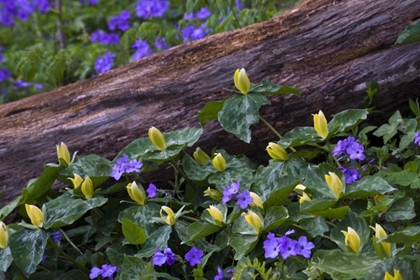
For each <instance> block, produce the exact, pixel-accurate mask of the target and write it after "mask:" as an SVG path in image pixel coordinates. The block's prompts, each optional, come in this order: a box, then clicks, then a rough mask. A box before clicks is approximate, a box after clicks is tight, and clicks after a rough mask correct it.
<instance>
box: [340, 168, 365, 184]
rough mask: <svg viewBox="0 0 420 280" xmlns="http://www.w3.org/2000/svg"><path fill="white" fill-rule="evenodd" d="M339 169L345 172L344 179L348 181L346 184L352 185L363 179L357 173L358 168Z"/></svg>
mask: <svg viewBox="0 0 420 280" xmlns="http://www.w3.org/2000/svg"><path fill="white" fill-rule="evenodd" d="M338 169H340V170H341V172H343V175H344V178H345V180H346V184H351V183H354V182H356V181H358V180H359V179H360V178H362V175H360V174H359V173H358V172H357V169H356V168H345V167H339V168H338Z"/></svg>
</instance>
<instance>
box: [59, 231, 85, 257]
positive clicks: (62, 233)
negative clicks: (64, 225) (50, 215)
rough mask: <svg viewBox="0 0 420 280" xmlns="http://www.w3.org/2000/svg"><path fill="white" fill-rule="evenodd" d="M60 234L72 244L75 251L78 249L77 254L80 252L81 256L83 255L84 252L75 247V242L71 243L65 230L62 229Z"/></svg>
mask: <svg viewBox="0 0 420 280" xmlns="http://www.w3.org/2000/svg"><path fill="white" fill-rule="evenodd" d="M60 232H61V235H62V236H64V238H65V239H66V240H67V242H68V243H70V245H71V246H72V247H73V248H74V249H76V251H77V252H79V254H80V255H83V253H82V251H80V250H79V248H77V246H76V245H74V243H73V242H71V240H70V238H69V237H68V236H67V234H66V233H65V232H64V230H62V229H61V228H60Z"/></svg>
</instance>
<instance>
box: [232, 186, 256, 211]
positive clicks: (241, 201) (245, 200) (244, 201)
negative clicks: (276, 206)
mask: <svg viewBox="0 0 420 280" xmlns="http://www.w3.org/2000/svg"><path fill="white" fill-rule="evenodd" d="M237 199H238V201H237V202H236V204H238V205H239V207H241V208H242V209H246V208H247V207H248V205H250V204H252V202H253V201H254V200H253V199H252V197H251V195H250V193H249V191H248V190H245V191H243V192H242V193H240V194H238V197H237Z"/></svg>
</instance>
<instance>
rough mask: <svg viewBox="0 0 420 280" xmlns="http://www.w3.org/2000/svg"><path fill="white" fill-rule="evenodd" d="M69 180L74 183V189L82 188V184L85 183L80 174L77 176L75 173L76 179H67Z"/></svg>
mask: <svg viewBox="0 0 420 280" xmlns="http://www.w3.org/2000/svg"><path fill="white" fill-rule="evenodd" d="M67 179H69V180H70V181H72V183H73V187H74V188H75V189H77V188H78V187H79V186H80V184H81V183H82V182H83V179H82V177H80V175H79V174H76V173H74V178H67Z"/></svg>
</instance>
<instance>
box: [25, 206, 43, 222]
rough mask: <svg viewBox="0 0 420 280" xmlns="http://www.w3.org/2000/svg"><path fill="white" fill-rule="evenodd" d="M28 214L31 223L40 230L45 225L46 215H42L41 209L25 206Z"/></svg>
mask: <svg viewBox="0 0 420 280" xmlns="http://www.w3.org/2000/svg"><path fill="white" fill-rule="evenodd" d="M25 209H26V214H28V217H29V219H31V223H32V224H33V225H34V226H36V227H38V228H40V227H42V225H43V224H44V214H43V213H42V211H41V209H39V208H38V207H36V206H35V205H29V204H25Z"/></svg>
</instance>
